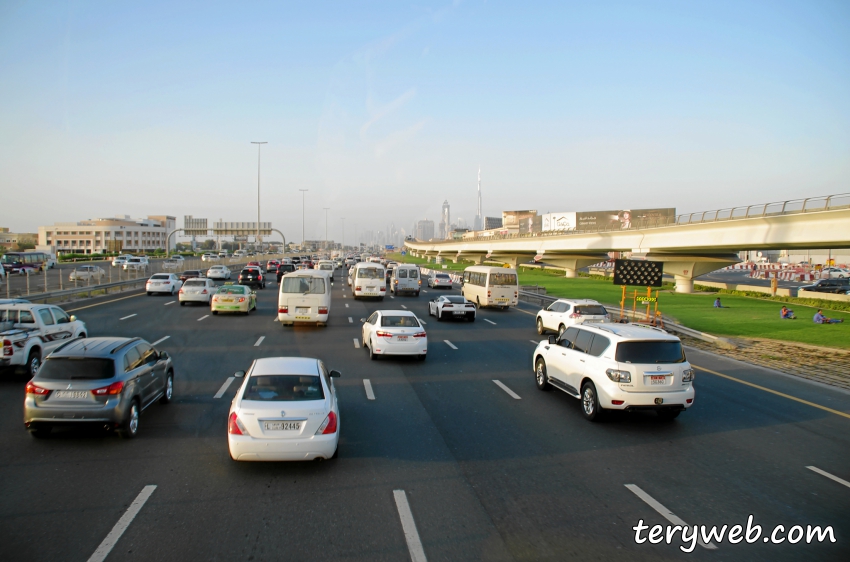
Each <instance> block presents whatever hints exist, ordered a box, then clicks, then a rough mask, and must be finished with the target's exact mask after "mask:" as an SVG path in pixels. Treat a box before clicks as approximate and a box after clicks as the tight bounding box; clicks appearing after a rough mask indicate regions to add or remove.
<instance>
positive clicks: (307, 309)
mask: <svg viewBox="0 0 850 562" xmlns="http://www.w3.org/2000/svg"><path fill="white" fill-rule="evenodd" d="M295 313H296V314H310V307H308V306H305V307H301V306H299V307H298V308H296V309H295Z"/></svg>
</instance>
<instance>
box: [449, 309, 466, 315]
mask: <svg viewBox="0 0 850 562" xmlns="http://www.w3.org/2000/svg"><path fill="white" fill-rule="evenodd" d="M452 314H454V315H455V316H461V315H463V314H466V312H464V311H462V310H455V311H454V312H453V313H452Z"/></svg>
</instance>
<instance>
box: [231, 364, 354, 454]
mask: <svg viewBox="0 0 850 562" xmlns="http://www.w3.org/2000/svg"><path fill="white" fill-rule="evenodd" d="M339 376H340V372H339V371H328V370H327V369H326V368H325V365H324V364H323V363H322V362H321V361H320V360H318V359H310V358H306V357H266V358H263V359H256V360H255V361H254V363H253V364H252V365H251V368H250V369H248V372H247V373H245V372H244V371H239V372H237V373H236V377H244V378H245V380H244V382H243V383H242V386H241V387H240V388H239V390H238V391H237V392H236V398H234V399H233V403H232V404H231V406H230V413H229V417H228V420H227V446H228V449H229V450H230V458H232V459H233V460H236V461H309V460H315V459H332V458H336V456H337V451H338V446H339V428H340V424H339V421H340V420H339V403H338V402H337V397H336V389H335V388H334V382H333V379H334V378H336V377H339Z"/></svg>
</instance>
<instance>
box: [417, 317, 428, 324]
mask: <svg viewBox="0 0 850 562" xmlns="http://www.w3.org/2000/svg"><path fill="white" fill-rule="evenodd" d="M417 320H419V321H420V322H422V323H423V324H427V323H428V322H426V321H424V320H422V319H421V318H419V317H417Z"/></svg>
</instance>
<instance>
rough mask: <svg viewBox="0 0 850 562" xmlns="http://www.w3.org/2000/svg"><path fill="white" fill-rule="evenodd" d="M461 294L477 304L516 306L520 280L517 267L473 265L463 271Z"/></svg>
mask: <svg viewBox="0 0 850 562" xmlns="http://www.w3.org/2000/svg"><path fill="white" fill-rule="evenodd" d="M461 294H462V295H463V296H465V297H466V298H467V299H469V300H471V301H472V302H474V303H475V304H476V306H479V307H481V306H499V307H502V308H508V307H509V306H516V305H517V301H518V300H519V280H518V278H517V273H516V269H513V268H507V267H489V266H484V265H473V266H471V267H467V268H466V269H465V270H464V271H463V288H462V289H461Z"/></svg>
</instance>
